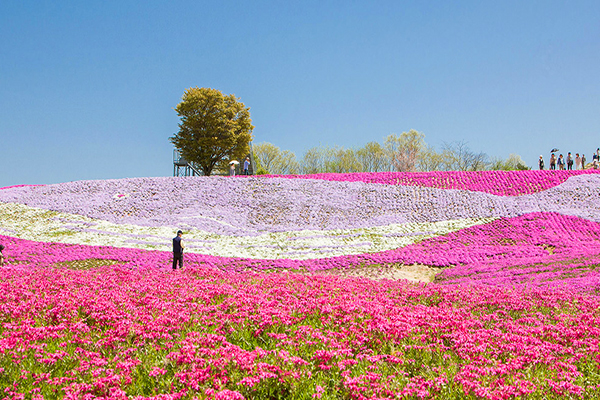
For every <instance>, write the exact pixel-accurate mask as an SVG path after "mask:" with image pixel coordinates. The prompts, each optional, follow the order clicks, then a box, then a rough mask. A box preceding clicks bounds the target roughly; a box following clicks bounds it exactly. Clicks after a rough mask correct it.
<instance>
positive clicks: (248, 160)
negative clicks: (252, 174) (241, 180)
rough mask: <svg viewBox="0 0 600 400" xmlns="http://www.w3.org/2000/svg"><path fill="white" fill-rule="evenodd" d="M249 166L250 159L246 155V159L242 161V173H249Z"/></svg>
mask: <svg viewBox="0 0 600 400" xmlns="http://www.w3.org/2000/svg"><path fill="white" fill-rule="evenodd" d="M249 167H250V159H249V158H248V157H246V160H245V161H244V175H249V174H248V168H249Z"/></svg>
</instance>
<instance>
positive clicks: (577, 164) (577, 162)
mask: <svg viewBox="0 0 600 400" xmlns="http://www.w3.org/2000/svg"><path fill="white" fill-rule="evenodd" d="M575 169H582V168H581V157H579V153H575Z"/></svg>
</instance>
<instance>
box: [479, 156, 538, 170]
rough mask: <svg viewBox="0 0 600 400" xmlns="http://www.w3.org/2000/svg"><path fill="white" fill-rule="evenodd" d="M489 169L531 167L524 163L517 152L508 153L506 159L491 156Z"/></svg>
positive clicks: (523, 168) (524, 168)
mask: <svg viewBox="0 0 600 400" xmlns="http://www.w3.org/2000/svg"><path fill="white" fill-rule="evenodd" d="M489 169H490V170H500V171H514V170H517V171H524V170H528V169H531V168H529V167H528V166H527V164H525V161H523V159H522V158H521V156H520V155H518V154H510V155H509V156H508V158H507V159H506V160H504V159H502V158H499V157H498V158H493V159H492V161H491V162H490V165H489Z"/></svg>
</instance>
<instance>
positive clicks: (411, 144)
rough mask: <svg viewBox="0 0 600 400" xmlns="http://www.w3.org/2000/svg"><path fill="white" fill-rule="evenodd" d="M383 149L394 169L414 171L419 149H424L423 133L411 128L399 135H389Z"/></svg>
mask: <svg viewBox="0 0 600 400" xmlns="http://www.w3.org/2000/svg"><path fill="white" fill-rule="evenodd" d="M385 149H386V152H387V154H388V157H389V159H390V162H391V164H392V165H393V166H394V169H395V170H396V171H415V170H416V166H417V160H418V158H419V154H420V153H421V151H423V150H424V149H425V135H423V134H422V133H420V132H417V131H415V130H414V129H411V130H410V131H408V132H402V133H401V134H400V136H398V135H396V134H395V133H394V134H391V135H389V136H388V137H387V138H386V139H385Z"/></svg>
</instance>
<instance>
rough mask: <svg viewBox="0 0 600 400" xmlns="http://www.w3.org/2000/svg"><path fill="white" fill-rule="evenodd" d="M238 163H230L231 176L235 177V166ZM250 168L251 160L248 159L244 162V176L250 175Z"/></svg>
mask: <svg viewBox="0 0 600 400" xmlns="http://www.w3.org/2000/svg"><path fill="white" fill-rule="evenodd" d="M236 163H237V161H230V162H229V176H235V164H236ZM249 168H250V158H249V157H246V159H245V160H244V175H250V172H249Z"/></svg>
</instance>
